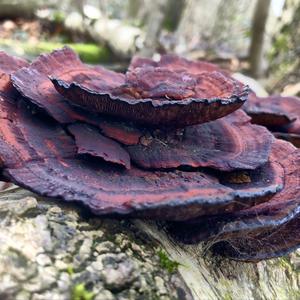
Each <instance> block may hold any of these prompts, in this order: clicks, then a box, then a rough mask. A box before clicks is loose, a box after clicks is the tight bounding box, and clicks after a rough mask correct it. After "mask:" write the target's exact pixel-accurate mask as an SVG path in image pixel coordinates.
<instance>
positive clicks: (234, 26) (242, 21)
mask: <svg viewBox="0 0 300 300" xmlns="http://www.w3.org/2000/svg"><path fill="white" fill-rule="evenodd" d="M254 4H255V0H228V1H220V0H187V1H186V8H185V11H184V13H183V16H182V19H181V22H180V24H179V26H178V30H177V32H176V34H177V37H178V41H179V42H178V44H179V45H178V46H177V48H176V52H179V53H186V52H189V51H191V50H194V49H197V50H199V49H200V50H202V51H203V55H204V56H207V55H208V54H211V55H212V56H214V55H215V56H221V57H222V56H223V57H224V56H225V58H226V57H228V56H237V57H241V56H246V55H247V52H248V47H249V37H248V32H249V30H250V25H249V24H250V20H251V17H252V12H253V9H254Z"/></svg>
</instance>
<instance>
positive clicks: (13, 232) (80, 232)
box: [0, 186, 300, 300]
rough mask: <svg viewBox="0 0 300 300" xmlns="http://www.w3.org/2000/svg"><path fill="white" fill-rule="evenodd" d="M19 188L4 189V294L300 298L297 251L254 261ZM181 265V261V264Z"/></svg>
mask: <svg viewBox="0 0 300 300" xmlns="http://www.w3.org/2000/svg"><path fill="white" fill-rule="evenodd" d="M84 211H85V210H84V209H83V208H80V207H78V206H74V205H72V204H64V203H61V202H60V201H59V200H56V201H54V200H47V199H43V198H40V197H37V196H36V195H34V194H33V193H31V192H28V191H26V190H23V189H20V188H18V187H14V186H12V187H10V188H9V189H8V190H5V191H2V192H0V213H1V222H0V240H1V243H0V298H1V299H8V300H10V299H44V300H48V299H56V300H60V299H62V300H65V299H92V298H93V299H95V300H104V299H105V300H114V299H163V300H167V299H187V300H190V299H199V300H200V299H214V300H215V299H223V300H227V299H233V300H234V299H237V300H238V299H241V296H242V298H243V299H282V300H284V299H289V300H293V299H299V297H300V294H299V282H300V273H299V269H300V252H299V251H298V252H295V253H293V254H291V255H289V256H286V257H283V258H278V259H272V260H269V261H264V262H260V263H257V264H250V263H240V262H234V261H230V260H227V259H223V258H221V257H216V256H212V255H211V254H210V252H209V251H208V249H204V248H203V246H202V245H201V244H198V245H194V246H184V245H182V244H179V243H177V242H176V241H174V240H172V239H171V238H170V237H169V236H168V234H167V233H166V232H164V231H163V230H162V229H161V228H160V226H159V225H158V224H156V223H155V222H145V221H140V220H136V221H134V220H132V221H129V220H123V221H122V220H110V219H100V218H97V217H93V216H91V215H89V214H87V213H83V212H84ZM178 264H179V266H178Z"/></svg>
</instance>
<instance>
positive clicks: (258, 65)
mask: <svg viewBox="0 0 300 300" xmlns="http://www.w3.org/2000/svg"><path fill="white" fill-rule="evenodd" d="M270 3H271V0H260V1H257V4H256V7H255V12H254V17H253V22H252V39H251V46H250V52H249V58H250V74H251V75H252V76H253V77H255V78H259V77H262V76H263V71H264V70H263V63H262V62H263V56H264V37H265V29H266V24H267V18H268V15H269V10H270Z"/></svg>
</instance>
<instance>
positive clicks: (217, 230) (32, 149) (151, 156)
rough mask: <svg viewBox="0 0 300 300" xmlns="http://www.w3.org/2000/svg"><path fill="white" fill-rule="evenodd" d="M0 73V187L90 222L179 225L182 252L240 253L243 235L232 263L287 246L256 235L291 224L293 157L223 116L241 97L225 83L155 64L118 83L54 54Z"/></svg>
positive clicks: (263, 134) (207, 71) (191, 66)
mask: <svg viewBox="0 0 300 300" xmlns="http://www.w3.org/2000/svg"><path fill="white" fill-rule="evenodd" d="M2 57H4V59H2ZM0 72H1V73H0V75H1V76H0V100H1V101H0V125H1V126H0V169H1V179H2V178H4V179H6V180H11V181H12V182H14V183H16V184H18V185H20V186H22V187H25V188H28V189H30V190H32V191H34V192H36V193H38V194H40V195H44V196H47V197H53V198H58V199H61V200H65V201H77V202H80V203H82V204H84V205H85V206H87V207H89V208H90V209H91V211H92V212H93V213H95V214H97V215H119V216H120V215H121V216H123V215H124V216H125V215H126V216H131V217H143V218H152V219H158V220H171V221H176V222H178V221H181V223H179V224H181V225H182V224H184V226H185V227H184V228H180V229H179V230H178V228H177V227H178V223H176V224H177V225H176V226H174V225H173V227H172V228H177V229H176V234H177V236H181V237H185V238H186V241H188V242H190V241H195V240H198V239H201V240H209V241H210V240H211V239H212V238H214V239H215V241H217V242H218V245H220V243H221V242H223V241H224V240H226V241H229V242H230V243H231V245H236V243H237V241H238V240H239V239H240V244H239V245H240V248H238V246H239V245H237V247H236V249H244V248H247V246H248V244H247V240H246V238H247V235H248V234H249V235H248V236H251V237H252V236H253V237H255V238H257V239H258V240H259V241H260V242H261V243H262V245H263V247H261V249H258V246H257V245H256V244H254V243H253V244H251V245H250V246H249V249H248V250H247V251H248V252H247V251H244V253H246V254H245V255H244V256H241V255H238V254H237V253H235V252H233V251H232V249H231V248H229V246H228V245H227V244H224V249H225V250H224V251H226V252H224V253H223V254H226V255H229V256H231V257H234V258H241V259H250V260H251V259H259V258H261V257H270V256H272V255H273V256H274V255H278V253H283V252H284V251H285V250H286V248H288V249H291V248H292V247H293V246H295V244H296V242H295V241H293V240H292V239H291V238H289V239H288V243H287V245H288V246H286V245H283V243H282V240H281V239H280V238H276V239H274V241H272V240H271V239H270V238H269V237H268V236H267V232H270V230H271V232H273V231H274V235H275V236H276V229H277V230H279V232H287V230H288V229H289V228H295V227H296V226H298V224H299V222H298V219H296V217H295V216H296V215H297V214H298V212H297V211H298V203H299V199H298V198H299V197H298V194H299V171H298V166H299V152H297V150H295V148H294V147H292V146H291V145H290V144H288V143H285V142H278V141H276V142H275V143H274V140H275V139H274V138H273V137H272V135H270V133H269V132H268V131H267V130H266V129H265V128H263V127H261V126H257V125H253V124H250V122H249V118H248V117H247V116H246V115H245V114H244V113H243V112H242V111H236V112H234V113H232V114H231V115H228V114H229V113H231V112H233V111H235V110H236V109H237V108H239V107H240V106H241V105H242V104H243V102H244V101H245V100H246V98H247V88H245V87H244V86H243V85H242V84H240V83H239V82H237V81H235V80H234V79H232V78H230V76H229V75H228V74H227V73H226V72H225V71H223V70H220V69H219V68H218V67H216V66H214V65H212V64H207V63H195V62H191V61H188V60H185V59H182V58H178V57H176V56H163V57H162V58H161V60H160V61H159V62H157V63H156V62H153V61H152V60H147V59H137V58H136V59H134V60H133V61H132V63H131V66H130V68H129V71H128V72H127V73H126V74H125V75H124V74H120V73H116V72H112V71H109V70H106V69H104V68H102V67H93V68H92V67H89V66H86V65H84V64H83V63H82V62H81V61H80V60H79V58H78V57H77V56H76V55H75V54H74V52H73V51H72V50H70V49H68V48H64V49H62V50H57V51H54V52H53V53H51V54H47V55H41V56H40V57H38V58H37V59H36V60H35V61H34V62H33V63H32V64H30V65H28V64H27V63H26V62H24V61H21V60H20V61H19V60H17V59H16V58H11V57H9V56H7V55H4V54H3V53H2V56H1V55H0ZM10 78H11V80H12V83H13V85H12V84H11V81H10ZM51 81H52V82H51ZM52 83H53V84H52ZM17 91H18V92H17ZM58 91H59V92H58ZM34 107H38V108H39V109H38V110H36V109H33V108H34ZM41 110H42V112H41ZM45 112H46V113H47V114H48V116H47V114H45ZM226 115H228V116H226ZM223 116H226V117H225V118H223V119H219V118H221V117H223ZM216 119H219V120H216ZM121 120H122V121H121ZM208 121H209V122H208ZM291 121H292V119H289V120H288V122H287V123H286V124H280V126H283V125H285V126H287V125H288V126H292V125H291V124H293V123H291ZM205 122H208V123H205ZM202 123H203V124H202ZM295 124H296V123H295ZM158 125H160V128H157V126H158ZM191 125H192V126H191ZM271 149H272V151H271ZM200 167H201V169H200ZM256 216H259V219H256ZM195 220H196V221H195ZM288 220H290V221H291V222H290V223H287V221H288ZM183 221H184V222H185V223H182V222H183ZM191 224H193V225H192V227H191ZM199 224H201V225H199ZM291 224H292V225H291ZM208 225H209V226H208ZM193 226H194V227H193ZM291 226H292V227H291ZM188 229H190V230H189V232H188V234H187V230H188ZM191 229H192V230H191ZM222 238H223V239H222ZM183 240H184V238H183ZM265 241H268V243H271V244H272V245H273V246H275V247H277V250H278V249H279V250H278V251H275V250H274V251H273V250H267V249H266V244H264V243H265ZM222 245H223V244H222ZM218 249H220V247H219V246H217V244H216V245H215V247H214V250H215V251H218Z"/></svg>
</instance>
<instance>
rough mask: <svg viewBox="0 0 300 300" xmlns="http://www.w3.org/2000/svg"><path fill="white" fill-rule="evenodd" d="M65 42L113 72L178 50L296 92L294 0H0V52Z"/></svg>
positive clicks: (297, 6)
mask: <svg viewBox="0 0 300 300" xmlns="http://www.w3.org/2000/svg"><path fill="white" fill-rule="evenodd" d="M65 44H67V45H70V46H71V47H72V48H73V49H75V51H77V52H78V54H79V55H80V57H81V58H82V60H84V61H85V62H86V63H91V64H106V65H107V66H109V67H110V68H113V69H118V70H124V69H125V68H126V65H127V64H128V62H129V60H130V58H131V57H132V56H133V55H135V54H139V55H142V56H147V57H154V58H155V57H158V55H159V54H163V53H168V52H172V53H177V54H180V55H183V56H185V57H188V58H192V59H205V60H209V61H213V62H216V63H219V64H221V65H223V66H224V67H226V68H228V69H230V70H231V71H234V72H236V71H241V72H244V73H248V74H250V75H251V76H252V77H255V78H259V79H260V80H261V81H263V82H264V83H265V85H266V86H267V88H268V89H269V90H270V91H271V92H273V93H274V92H276V93H283V94H285V95H299V94H300V58H299V57H300V0H226V1H221V0H74V1H71V0H48V1H46V0H26V1H23V0H0V50H5V51H9V52H11V53H14V54H17V55H22V56H25V57H27V58H28V59H32V58H33V57H35V56H36V55H38V54H39V53H41V52H49V51H51V50H53V49H55V48H60V47H62V46H63V45H65Z"/></svg>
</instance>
